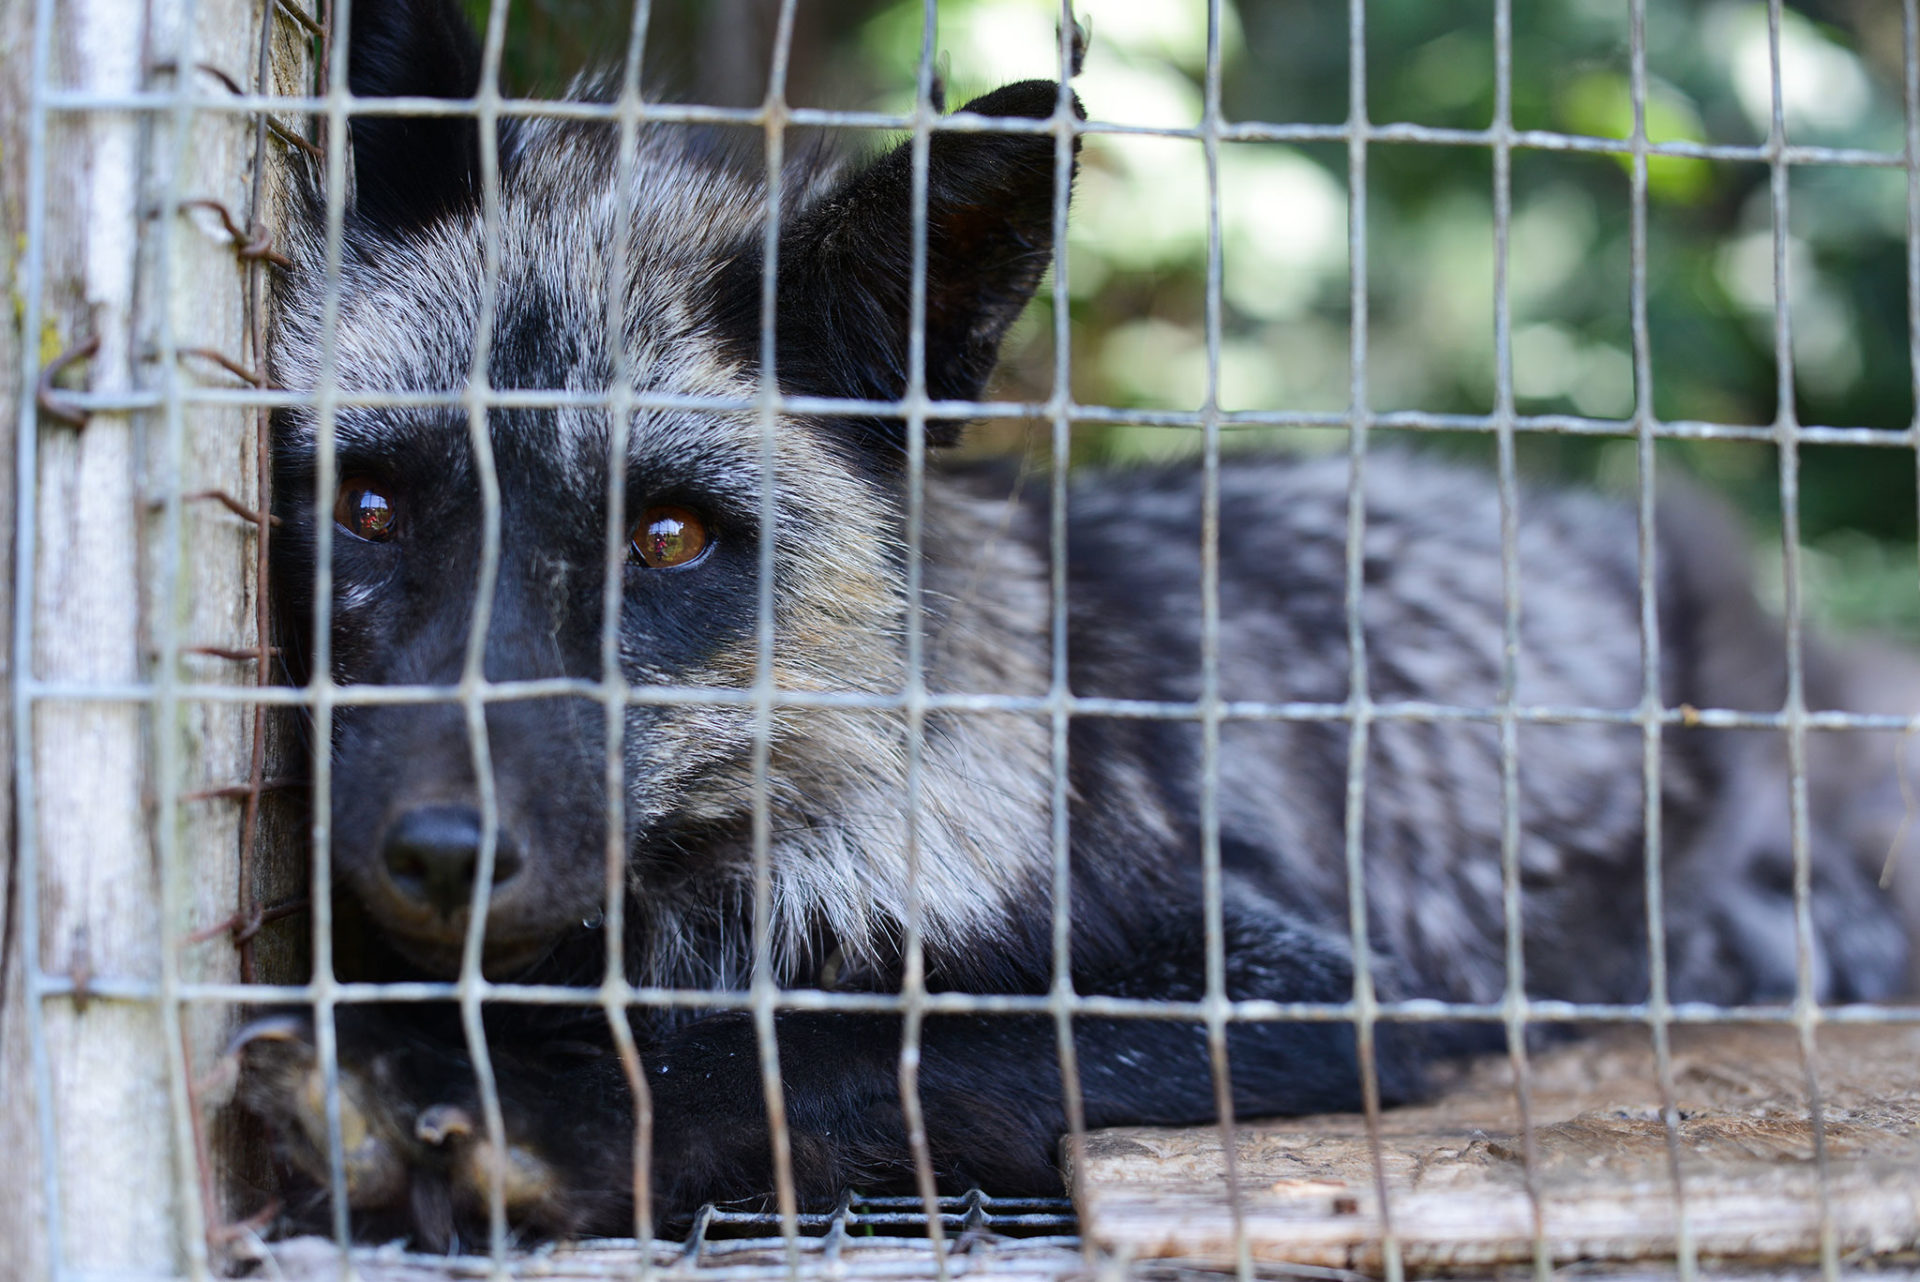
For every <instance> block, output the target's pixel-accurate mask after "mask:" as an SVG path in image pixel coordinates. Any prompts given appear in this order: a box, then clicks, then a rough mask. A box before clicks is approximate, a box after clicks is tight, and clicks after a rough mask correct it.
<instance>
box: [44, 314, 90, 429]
mask: <svg viewBox="0 0 1920 1282" xmlns="http://www.w3.org/2000/svg"><path fill="white" fill-rule="evenodd" d="M99 350H100V336H99V335H98V334H93V335H90V336H88V337H87V338H85V339H83V340H82V341H80V342H78V343H75V344H74V345H73V346H72V347H69V348H68V349H67V350H66V351H64V352H62V353H60V354H59V355H58V356H56V357H54V358H53V359H52V360H50V361H48V362H47V363H46V365H45V366H44V367H42V369H41V370H40V381H39V382H38V383H37V384H36V385H35V386H34V391H33V403H34V404H35V405H37V406H39V407H40V413H41V415H42V416H43V417H46V418H51V419H54V420H56V421H58V422H61V423H65V424H66V425H67V426H68V427H85V426H86V425H87V419H88V417H89V413H88V411H87V410H85V409H83V408H82V407H80V406H78V405H74V404H71V403H70V402H68V400H67V398H66V397H64V396H62V395H61V394H60V392H59V390H58V389H57V388H55V387H54V385H53V380H54V379H56V378H58V377H60V374H61V372H62V371H64V370H65V369H66V368H67V367H68V366H69V365H73V364H75V363H77V362H79V361H84V360H86V359H87V358H89V357H91V356H93V355H94V354H95V353H97V352H98V351H99Z"/></svg>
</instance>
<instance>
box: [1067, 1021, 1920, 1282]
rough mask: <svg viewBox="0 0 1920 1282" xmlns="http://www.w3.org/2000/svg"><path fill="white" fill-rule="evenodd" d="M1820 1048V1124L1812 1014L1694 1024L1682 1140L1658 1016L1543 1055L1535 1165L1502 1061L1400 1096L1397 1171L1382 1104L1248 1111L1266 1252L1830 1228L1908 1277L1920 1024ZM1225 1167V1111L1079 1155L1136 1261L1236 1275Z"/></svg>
mask: <svg viewBox="0 0 1920 1282" xmlns="http://www.w3.org/2000/svg"><path fill="white" fill-rule="evenodd" d="M1817 1044H1818V1048H1819V1053H1818V1055H1817V1057H1816V1064H1817V1076H1818V1082H1819V1090H1820V1093H1821V1109H1820V1114H1819V1117H1820V1121H1819V1124H1818V1128H1817V1129H1816V1124H1815V1122H1814V1120H1813V1116H1812V1113H1811V1111H1810V1109H1809V1107H1808V1089H1807V1082H1808V1078H1807V1072H1806V1067H1805V1065H1804V1063H1803V1061H1802V1059H1801V1055H1800V1051H1799V1044H1798V1040H1797V1034H1796V1032H1795V1030H1793V1029H1792V1028H1786V1027H1771V1028H1768V1027H1753V1026H1747V1027H1741V1028H1726V1027H1688V1028H1678V1029H1675V1030H1674V1033H1673V1086H1674V1103H1675V1106H1676V1108H1677V1110H1678V1114H1679V1120H1678V1124H1677V1127H1676V1129H1675V1131H1674V1132H1673V1133H1672V1135H1671V1136H1670V1135H1669V1132H1668V1129H1667V1126H1666V1125H1665V1123H1664V1122H1663V1120H1662V1112H1661V1107H1660V1105H1661V1093H1660V1088H1659V1084H1658V1077H1657V1074H1656V1061H1655V1058H1654V1055H1653V1052H1652V1046H1651V1037H1650V1034H1649V1033H1648V1031H1647V1030H1645V1029H1617V1030H1613V1031H1611V1032H1609V1033H1607V1034H1605V1035H1602V1036H1598V1037H1595V1038H1593V1039H1588V1040H1582V1041H1578V1042H1575V1043H1572V1044H1568V1045H1563V1046H1560V1047H1557V1048H1555V1049H1553V1050H1552V1051H1550V1052H1547V1053H1543V1054H1536V1055H1534V1056H1533V1057H1531V1061H1530V1073H1531V1076H1532V1079H1533V1083H1532V1090H1531V1101H1532V1103H1531V1121H1532V1128H1533V1145H1532V1153H1531V1157H1530V1158H1529V1154H1528V1146H1527V1143H1526V1140H1525V1138H1524V1135H1525V1128H1524V1127H1523V1126H1522V1124H1521V1120H1520V1117H1519V1109H1518V1104H1517V1097H1516V1092H1515V1090H1514V1085H1513V1074H1512V1071H1511V1069H1510V1067H1509V1064H1508V1062H1507V1061H1506V1060H1505V1059H1504V1058H1500V1059H1498V1060H1496V1061H1490V1062H1484V1063H1481V1064H1478V1065H1475V1066H1473V1067H1472V1068H1470V1069H1469V1070H1467V1071H1466V1072H1464V1073H1463V1075H1462V1080H1461V1081H1459V1082H1458V1083H1457V1084H1455V1085H1454V1086H1453V1087H1452V1088H1451V1089H1449V1090H1447V1091H1446V1092H1444V1093H1443V1094H1442V1095H1441V1096H1440V1097H1439V1098H1437V1099H1435V1100H1433V1101H1432V1102H1430V1103H1426V1104H1422V1105H1418V1106H1414V1107H1408V1108H1398V1109H1392V1110H1389V1111H1387V1112H1386V1113H1384V1114H1383V1115H1382V1117H1381V1123H1380V1135H1379V1161H1380V1170H1381V1172H1382V1173H1383V1176H1384V1179H1383V1180H1382V1181H1380V1182H1378V1183H1377V1182H1376V1179H1375V1174H1374V1172H1375V1166H1374V1155H1373V1148H1372V1144H1371V1142H1370V1140H1369V1138H1368V1135H1367V1129H1366V1125H1365V1121H1364V1119H1363V1118H1361V1117H1358V1116H1328V1117H1308V1118H1294V1119H1288V1120H1284V1121H1271V1122H1259V1123H1254V1124H1250V1125H1246V1126H1243V1127H1240V1128H1239V1129H1238V1132H1237V1136H1236V1157H1237V1165H1238V1177H1239V1188H1240V1190H1241V1194H1240V1211H1241V1217H1240V1220H1241V1225H1242V1226H1243V1229H1244V1232H1245V1235H1246V1244H1247V1247H1248V1250H1249V1253H1250V1254H1251V1256H1252V1258H1253V1259H1254V1260H1256V1261H1270V1262H1276V1263H1278V1262H1286V1263H1287V1264H1291V1265H1293V1266H1296V1267H1297V1266H1320V1267H1322V1268H1326V1267H1331V1268H1336V1269H1352V1270H1359V1271H1363V1272H1367V1273H1374V1272H1377V1271H1379V1270H1380V1269H1381V1268H1382V1267H1383V1264H1384V1258H1383V1250H1382V1237H1383V1230H1384V1228H1385V1227H1386V1226H1387V1225H1388V1224H1389V1223H1390V1224H1391V1227H1392V1230H1393V1234H1394V1237H1395V1240H1396V1242H1397V1245H1398V1250H1399V1252H1400V1255H1401V1259H1402V1261H1403V1262H1404V1263H1405V1264H1406V1265H1407V1266H1408V1267H1409V1268H1410V1269H1413V1270H1422V1271H1425V1270H1434V1269H1442V1270H1459V1269H1469V1270H1480V1271H1487V1272H1491V1271H1497V1270H1499V1269H1500V1268H1501V1267H1503V1266H1508V1265H1513V1264H1520V1263H1523V1262H1530V1261H1533V1260H1534V1259H1535V1258H1536V1249H1537V1246H1544V1248H1545V1253H1546V1255H1547V1257H1548V1258H1549V1259H1550V1260H1551V1261H1552V1262H1554V1263H1555V1264H1570V1263H1575V1262H1580V1263H1581V1264H1582V1265H1583V1266H1587V1267H1592V1266H1602V1267H1605V1268H1608V1269H1618V1268H1621V1267H1625V1268H1626V1269H1628V1270H1629V1271H1635V1270H1636V1269H1637V1271H1639V1272H1645V1271H1646V1267H1647V1266H1649V1265H1655V1262H1664V1261H1672V1260H1673V1259H1674V1258H1675V1257H1676V1256H1677V1255H1678V1254H1679V1253H1681V1251H1682V1250H1683V1247H1682V1245H1681V1243H1682V1238H1683V1234H1684V1235H1685V1237H1686V1239H1687V1240H1688V1241H1689V1242H1690V1244H1691V1249H1692V1250H1693V1251H1694V1252H1695V1253H1696V1256H1697V1258H1698V1259H1699V1260H1701V1261H1704V1262H1706V1264H1707V1265H1708V1266H1710V1267H1711V1268H1713V1269H1716V1270H1718V1269H1721V1268H1736V1269H1751V1268H1754V1267H1756V1266H1760V1267H1770V1268H1774V1269H1781V1268H1785V1269H1787V1270H1788V1272H1789V1273H1791V1272H1793V1271H1795V1268H1796V1266H1801V1271H1804V1267H1803V1266H1805V1265H1806V1264H1807V1263H1808V1262H1809V1261H1816V1260H1818V1258H1819V1255H1820V1250H1821V1241H1822V1233H1823V1231H1824V1232H1830V1233H1831V1234H1832V1244H1833V1247H1834V1249H1835V1250H1836V1251H1837V1253H1838V1255H1839V1257H1840V1259H1841V1261H1842V1263H1843V1264H1847V1263H1860V1262H1865V1261H1874V1262H1876V1263H1879V1264H1881V1265H1890V1266H1893V1267H1894V1268H1895V1270H1896V1271H1910V1270H1911V1267H1912V1261H1913V1256H1912V1253H1913V1251H1914V1250H1915V1247H1916V1244H1917V1243H1920V1028H1916V1027H1913V1026H1885V1025H1881V1026H1845V1027H1840V1026H1827V1027H1823V1028H1822V1029H1820V1030H1819V1033H1818V1039H1817ZM1224 1166H1225V1164H1224V1153H1223V1150H1222V1147H1221V1134H1220V1131H1219V1130H1218V1128H1213V1127H1204V1128H1195V1129H1192V1130H1166V1129H1154V1128H1125V1129H1118V1130H1111V1131H1104V1132H1099V1133H1096V1134H1094V1135H1092V1136H1089V1137H1088V1144H1087V1147H1086V1152H1085V1160H1084V1161H1083V1162H1082V1163H1081V1164H1080V1165H1079V1166H1078V1167H1077V1168H1076V1169H1074V1170H1073V1171H1072V1172H1071V1182H1072V1185H1073V1192H1074V1198H1075V1201H1076V1203H1077V1205H1078V1207H1079V1210H1080V1222H1081V1229H1082V1232H1083V1233H1084V1234H1085V1235H1086V1237H1087V1239H1088V1241H1089V1242H1090V1243H1091V1244H1092V1245H1093V1246H1094V1247H1095V1248H1096V1249H1097V1250H1098V1251H1099V1252H1100V1253H1101V1254H1103V1255H1110V1256H1113V1257H1116V1258H1119V1259H1122V1260H1125V1259H1133V1260H1144V1259H1155V1258H1179V1259H1182V1260H1186V1261H1194V1262H1198V1263H1201V1264H1211V1265H1212V1266H1214V1267H1226V1268H1231V1267H1232V1266H1233V1261H1234V1258H1235V1255H1236V1249H1235V1221H1234V1217H1233V1215H1232V1213H1231V1210H1230V1206H1229V1202H1228V1197H1227V1180H1226V1175H1225V1169H1224ZM1676 1169H1677V1171H1678V1174H1679V1187H1678V1190H1676V1187H1675V1179H1674V1173H1675V1171H1676ZM1380 1183H1384V1186H1385V1192H1386V1206H1385V1214H1384V1215H1383V1211H1382V1206H1381V1200H1380V1196H1379V1185H1380ZM1656 1267H1657V1266H1656ZM1672 1267H1673V1266H1672V1265H1671V1263H1668V1264H1666V1266H1665V1269H1664V1272H1665V1275H1666V1276H1672V1275H1673V1274H1672Z"/></svg>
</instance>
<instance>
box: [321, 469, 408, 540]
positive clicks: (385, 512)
mask: <svg viewBox="0 0 1920 1282" xmlns="http://www.w3.org/2000/svg"><path fill="white" fill-rule="evenodd" d="M333 519H334V520H335V521H336V522H338V523H339V525H340V528H341V529H343V530H345V531H346V532H347V533H349V534H352V535H355V536H357V537H359V538H363V539H366V540H367V541H368V542H370V543H384V542H386V541H387V540H388V539H390V538H392V537H393V530H394V525H395V523H396V522H397V521H398V519H399V513H398V511H397V510H396V509H395V507H394V502H393V499H392V498H391V497H389V496H388V495H387V494H386V493H385V491H383V490H381V489H380V488H379V487H378V486H376V485H375V484H374V483H373V482H372V481H369V480H366V479H364V478H361V477H349V478H348V479H347V480H345V481H342V482H341V483H340V497H339V498H337V499H335V500H334V503H333Z"/></svg>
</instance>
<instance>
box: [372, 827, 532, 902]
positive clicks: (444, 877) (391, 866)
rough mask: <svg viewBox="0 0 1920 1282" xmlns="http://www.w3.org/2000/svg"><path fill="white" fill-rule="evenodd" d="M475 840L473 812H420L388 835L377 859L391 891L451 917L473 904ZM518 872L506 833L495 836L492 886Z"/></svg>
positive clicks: (477, 830) (477, 836) (476, 859)
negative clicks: (381, 864) (389, 883)
mask: <svg viewBox="0 0 1920 1282" xmlns="http://www.w3.org/2000/svg"><path fill="white" fill-rule="evenodd" d="M480 838H481V822H480V814H479V812H478V811H476V810H472V809H470V808H468V807H466V806H422V807H420V808H419V809H417V810H410V811H408V812H407V813H406V814H404V815H402V816H400V818H399V820H398V821H396V822H395V823H394V825H393V826H392V827H391V828H389V829H388V830H387V839H386V844H385V845H384V846H383V847H382V849H381V855H382V857H383V858H384V860H385V861H386V865H387V875H388V877H390V878H391V879H392V881H393V885H394V889H396V890H397V891H399V892H400V894H401V895H403V896H404V897H406V898H407V899H410V900H413V901H414V902H415V903H418V904H425V905H430V906H431V907H433V908H434V909H436V910H438V911H439V913H440V915H441V916H443V917H451V916H453V914H454V913H455V912H457V911H459V910H460V909H462V908H465V907H467V906H468V905H469V904H471V903H472V902H473V878H474V873H475V871H476V870H477V869H478V868H479V866H480ZM519 871H520V855H519V852H518V851H516V850H514V848H513V846H512V845H511V844H510V843H509V842H508V841H507V838H506V834H505V833H501V834H499V836H498V838H497V839H496V841H495V845H494V852H493V884H494V885H495V886H496V887H497V886H499V885H501V884H502V883H503V882H506V881H509V880H511V879H512V878H513V877H514V876H515V875H516V874H518V873H519Z"/></svg>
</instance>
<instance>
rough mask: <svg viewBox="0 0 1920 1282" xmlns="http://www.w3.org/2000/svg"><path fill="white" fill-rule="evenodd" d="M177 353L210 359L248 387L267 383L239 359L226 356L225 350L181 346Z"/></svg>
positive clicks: (262, 385) (204, 359)
mask: <svg viewBox="0 0 1920 1282" xmlns="http://www.w3.org/2000/svg"><path fill="white" fill-rule="evenodd" d="M179 355H181V356H197V357H199V358H200V359H201V360H203V361H211V362H213V363H214V364H215V365H218V366H219V367H220V368H221V369H223V370H225V371H227V373H229V374H231V375H233V376H234V377H235V378H237V379H240V380H241V381H242V382H244V383H246V384H247V385H248V386H250V387H265V386H266V385H267V380H266V379H265V378H263V377H262V376H261V375H259V374H257V373H255V372H254V371H253V370H250V369H248V368H247V367H246V366H245V365H242V364H241V363H240V362H239V361H236V360H235V359H233V357H231V356H228V355H227V354H226V353H225V352H222V351H218V350H216V349H215V348H211V347H182V348H181V349H180V350H179Z"/></svg>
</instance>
